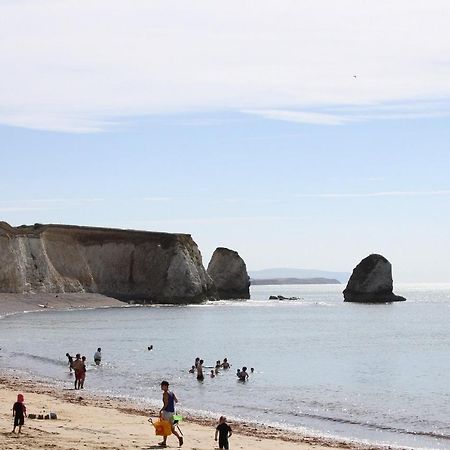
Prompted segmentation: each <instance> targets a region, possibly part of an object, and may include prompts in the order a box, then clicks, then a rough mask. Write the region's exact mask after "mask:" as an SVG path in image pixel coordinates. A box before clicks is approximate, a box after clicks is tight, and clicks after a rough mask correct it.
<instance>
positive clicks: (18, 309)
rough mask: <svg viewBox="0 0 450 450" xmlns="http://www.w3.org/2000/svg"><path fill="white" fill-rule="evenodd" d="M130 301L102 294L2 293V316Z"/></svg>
mask: <svg viewBox="0 0 450 450" xmlns="http://www.w3.org/2000/svg"><path fill="white" fill-rule="evenodd" d="M125 306H128V303H125V302H122V301H120V300H117V299H115V298H112V297H107V296H106V295H102V294H90V293H62V294H56V293H55V294H43V293H36V294H9V293H0V318H1V317H5V316H9V315H12V314H23V313H28V312H35V311H63V310H71V309H92V308H113V307H118V308H123V307H125Z"/></svg>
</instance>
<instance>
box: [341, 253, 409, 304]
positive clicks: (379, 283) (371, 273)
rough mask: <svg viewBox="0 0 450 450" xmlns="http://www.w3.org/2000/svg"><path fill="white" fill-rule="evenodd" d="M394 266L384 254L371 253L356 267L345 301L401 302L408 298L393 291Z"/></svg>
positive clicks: (346, 290) (346, 289) (349, 281)
mask: <svg viewBox="0 0 450 450" xmlns="http://www.w3.org/2000/svg"><path fill="white" fill-rule="evenodd" d="M392 289H393V283H392V266H391V263H390V262H389V261H388V260H387V259H386V258H385V257H384V256H382V255H377V254H373V255H369V256H368V257H367V258H364V259H363V260H362V261H361V262H360V263H359V264H358V265H357V266H356V267H355V268H354V269H353V273H352V275H351V277H350V279H349V280H348V284H347V287H346V288H345V290H344V292H343V294H344V301H345V302H356V303H389V302H401V301H405V300H406V298H404V297H401V296H399V295H395V294H394V293H393V292H392Z"/></svg>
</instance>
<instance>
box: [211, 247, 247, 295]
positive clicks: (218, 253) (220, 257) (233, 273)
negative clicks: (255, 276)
mask: <svg viewBox="0 0 450 450" xmlns="http://www.w3.org/2000/svg"><path fill="white" fill-rule="evenodd" d="M207 272H208V275H209V276H210V277H211V278H212V280H213V283H214V285H215V287H216V290H217V296H218V298H219V299H222V300H226V299H235V298H236V299H237V298H242V299H247V298H250V289H249V288H250V278H249V276H248V273H247V267H246V266H245V262H244V260H243V259H242V258H241V257H240V256H239V254H238V252H235V251H234V250H229V249H228V248H223V247H219V248H216V250H215V251H214V253H213V255H212V257H211V261H210V262H209V264H208V270H207Z"/></svg>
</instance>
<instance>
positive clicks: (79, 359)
mask: <svg viewBox="0 0 450 450" xmlns="http://www.w3.org/2000/svg"><path fill="white" fill-rule="evenodd" d="M66 357H67V362H68V364H69V371H70V373H72V371H74V372H75V382H74V387H75V389H84V380H85V379H86V356H84V355H83V356H81V354H80V353H77V354H76V355H75V358H74V357H73V356H71V355H70V354H69V353H66ZM101 362H102V349H101V348H100V347H99V348H97V351H96V352H95V353H94V363H95V364H96V365H97V366H98V365H100V363H101Z"/></svg>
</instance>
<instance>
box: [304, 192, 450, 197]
mask: <svg viewBox="0 0 450 450" xmlns="http://www.w3.org/2000/svg"><path fill="white" fill-rule="evenodd" d="M448 195H450V190H441V191H386V192H351V193H331V192H329V193H313V194H297V195H296V197H297V198H370V197H423V196H448Z"/></svg>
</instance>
